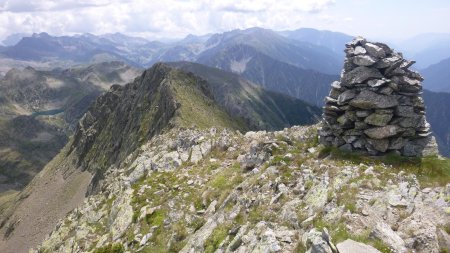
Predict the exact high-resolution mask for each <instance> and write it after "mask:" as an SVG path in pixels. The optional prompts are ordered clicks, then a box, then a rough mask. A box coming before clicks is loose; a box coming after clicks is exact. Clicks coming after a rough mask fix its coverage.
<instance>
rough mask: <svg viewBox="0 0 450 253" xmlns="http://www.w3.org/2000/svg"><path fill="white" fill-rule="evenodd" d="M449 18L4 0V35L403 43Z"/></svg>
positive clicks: (250, 6) (432, 11) (325, 2)
mask: <svg viewBox="0 0 450 253" xmlns="http://www.w3.org/2000/svg"><path fill="white" fill-rule="evenodd" d="M449 13H450V0H429V1H423V0H237V1H235V0H215V1H214V0H0V24H1V25H0V38H5V37H6V36H8V35H10V34H13V33H26V34H31V33H38V32H48V33H49V34H51V35H71V34H77V33H93V34H104V33H115V32H121V33H125V34H128V35H134V36H141V37H145V38H147V39H151V40H153V39H155V40H157V39H163V38H166V39H167V38H169V39H175V38H182V37H185V36H186V35H188V34H195V35H202V34H207V33H218V32H224V31H229V30H233V29H245V28H250V27H255V26H258V27H264V28H268V29H273V30H278V31H281V30H295V29H298V28H302V27H308V28H316V29H321V30H332V31H339V32H344V33H347V34H350V35H362V36H365V37H368V38H373V39H383V40H390V41H401V40H404V39H407V38H411V37H413V36H415V35H418V34H422V33H450V15H449Z"/></svg>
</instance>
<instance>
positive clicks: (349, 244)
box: [336, 239, 381, 253]
mask: <svg viewBox="0 0 450 253" xmlns="http://www.w3.org/2000/svg"><path fill="white" fill-rule="evenodd" d="M336 247H337V249H338V251H339V253H381V252H380V251H379V250H377V249H375V248H374V247H372V246H370V245H366V244H364V243H360V242H355V241H353V240H352V239H347V240H345V241H343V242H341V243H338V244H337V245H336Z"/></svg>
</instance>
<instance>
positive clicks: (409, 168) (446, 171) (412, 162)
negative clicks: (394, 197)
mask: <svg viewBox="0 0 450 253" xmlns="http://www.w3.org/2000/svg"><path fill="white" fill-rule="evenodd" d="M320 153H321V154H320V155H319V156H321V157H325V156H328V155H329V156H330V158H331V159H333V160H334V161H336V162H339V163H344V162H350V163H351V164H355V165H359V164H365V165H372V166H374V167H375V168H379V167H380V166H383V169H381V170H377V171H378V172H381V173H383V174H385V173H391V172H394V173H398V172H400V171H404V172H406V173H411V174H414V175H416V176H417V179H418V180H419V182H420V183H421V185H422V187H432V186H445V185H446V184H448V183H449V182H450V159H448V158H442V157H438V156H426V157H422V158H418V157H403V156H399V155H396V154H393V153H392V154H387V155H384V156H379V157H373V156H366V155H361V154H358V153H356V152H347V151H342V150H339V149H337V148H332V147H325V148H322V150H321V151H320ZM385 166H387V167H389V169H390V170H386V169H384V167H385Z"/></svg>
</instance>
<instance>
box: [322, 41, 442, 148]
mask: <svg viewBox="0 0 450 253" xmlns="http://www.w3.org/2000/svg"><path fill="white" fill-rule="evenodd" d="M345 53H346V59H345V62H344V69H343V71H342V74H341V79H340V81H339V82H338V81H335V82H333V83H332V84H331V91H330V94H329V96H328V97H326V99H325V107H324V108H323V118H324V122H323V126H322V129H321V130H320V131H319V136H320V140H321V143H322V144H324V145H325V146H334V147H338V148H340V149H342V150H348V151H352V150H355V151H361V152H362V153H366V154H369V155H383V154H385V153H388V152H396V153H397V154H400V155H403V156H423V155H429V154H435V153H437V151H436V141H435V139H434V137H433V136H432V135H431V132H430V125H429V124H428V123H427V121H426V118H425V106H424V103H423V99H422V97H421V94H422V84H421V81H423V78H422V76H420V74H419V73H417V72H415V71H412V70H409V69H408V68H409V67H410V66H411V65H412V64H414V63H415V62H414V61H408V60H405V59H403V55H402V54H401V53H397V52H395V51H394V50H392V49H391V48H389V47H388V46H387V45H385V44H382V43H376V42H373V43H372V42H367V41H366V40H365V39H364V38H362V37H357V38H355V39H354V40H353V41H351V42H349V43H347V44H346V49H345Z"/></svg>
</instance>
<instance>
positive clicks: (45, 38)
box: [0, 28, 342, 74]
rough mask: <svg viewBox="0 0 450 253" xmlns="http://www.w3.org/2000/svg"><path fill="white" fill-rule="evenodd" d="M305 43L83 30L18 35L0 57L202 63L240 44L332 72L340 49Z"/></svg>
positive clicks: (254, 33)
mask: <svg viewBox="0 0 450 253" xmlns="http://www.w3.org/2000/svg"><path fill="white" fill-rule="evenodd" d="M311 42H312V43H309V42H305V41H301V40H295V39H290V38H288V37H285V36H281V35H280V34H278V33H277V32H274V31H271V30H268V29H262V28H250V29H246V30H233V31H230V32H225V33H218V34H207V35H202V36H195V35H188V36H187V37H186V38H184V39H182V40H180V41H177V42H175V43H161V42H158V41H147V40H146V39H143V38H138V37H131V36H127V35H124V34H120V33H115V34H105V35H93V34H89V33H86V34H81V35H75V36H60V37H57V36H51V35H49V34H47V33H40V34H33V35H32V36H30V37H24V38H22V39H21V40H20V41H19V42H18V43H17V44H16V45H13V46H8V47H5V48H4V49H3V50H2V49H0V58H9V59H15V60H20V61H34V62H36V61H37V62H56V61H63V63H64V64H63V65H65V66H70V65H74V64H79V63H83V64H85V63H95V62H102V61H111V60H120V61H124V62H126V63H128V64H131V65H137V66H141V67H148V66H151V65H153V64H154V63H156V62H167V61H194V62H202V63H205V62H208V61H209V60H208V59H209V58H217V55H220V54H223V52H224V51H227V50H229V48H232V47H236V46H246V47H251V48H253V51H254V52H258V53H261V54H265V55H267V56H268V57H270V58H272V59H274V60H276V61H279V62H284V63H287V64H291V65H294V66H296V67H298V68H301V69H311V70H315V71H318V72H322V73H326V74H338V73H339V71H340V69H341V65H342V60H341V56H340V54H341V53H335V52H333V50H332V49H329V48H327V45H325V44H324V45H322V44H320V43H319V42H317V41H316V42H314V41H311ZM314 43H315V44H314ZM50 65H51V64H50Z"/></svg>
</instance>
